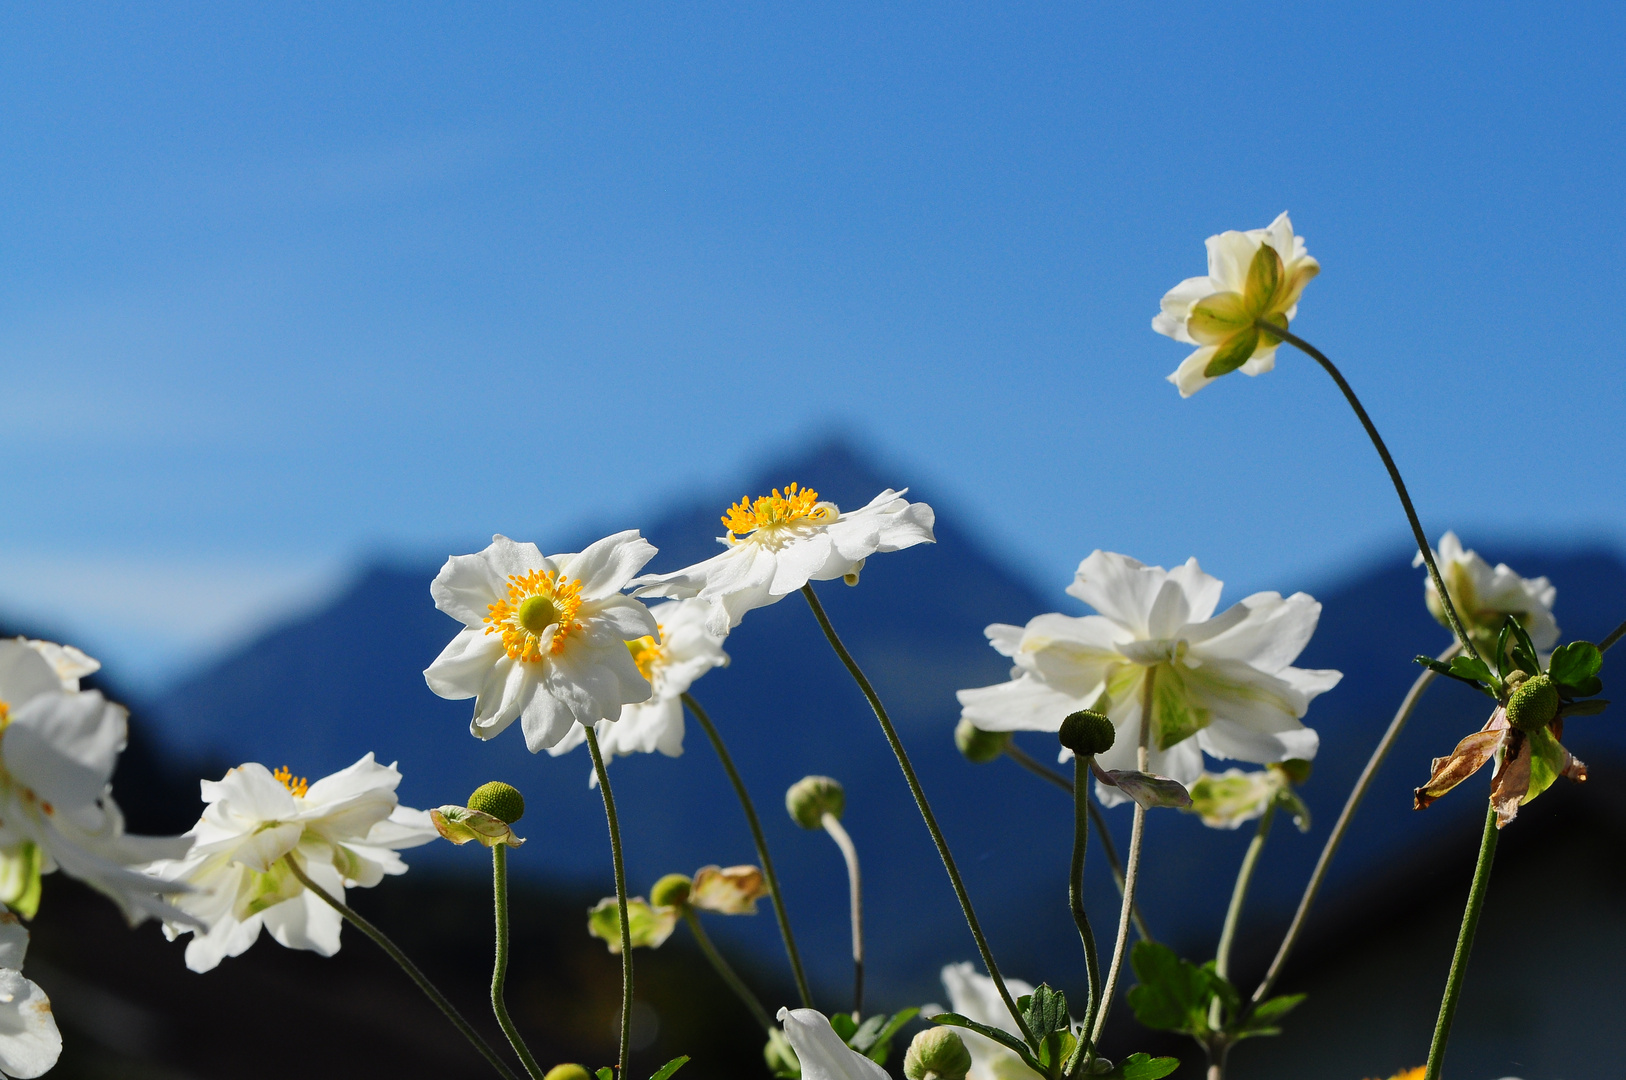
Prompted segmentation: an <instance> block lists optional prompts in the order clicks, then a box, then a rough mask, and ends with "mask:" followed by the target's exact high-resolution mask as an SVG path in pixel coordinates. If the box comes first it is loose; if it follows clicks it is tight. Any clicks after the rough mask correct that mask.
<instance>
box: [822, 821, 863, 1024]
mask: <svg viewBox="0 0 1626 1080" xmlns="http://www.w3.org/2000/svg"><path fill="white" fill-rule="evenodd" d="M820 823H821V824H823V825H824V831H825V832H827V833H829V834H830V839H832V840H834V841H835V842H836V847H838V848H840V849H841V857H842V858H843V859H844V860H846V863H847V893H848V900H849V901H850V906H851V908H852V925H853V1015H854V1016H863V1015H864V884H863V879H862V878H860V877H859V874H858V849H857V848H856V847H854V846H853V838H852V837H850V836H848V835H847V830H846V829H844V828H842V827H841V822H840V821H838V820H836V816H835V815H834V814H832V813H829V812H828V811H826V812H825V814H824V816H823V817H822V818H821V819H820Z"/></svg>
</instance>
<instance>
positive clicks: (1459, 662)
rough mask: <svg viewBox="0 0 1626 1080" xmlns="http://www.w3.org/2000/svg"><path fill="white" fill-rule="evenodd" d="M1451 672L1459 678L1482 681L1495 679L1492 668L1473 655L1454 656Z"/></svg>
mask: <svg viewBox="0 0 1626 1080" xmlns="http://www.w3.org/2000/svg"><path fill="white" fill-rule="evenodd" d="M1449 674H1451V675H1454V676H1456V677H1457V678H1459V679H1468V680H1471V681H1472V680H1477V681H1479V682H1482V683H1491V682H1494V681H1495V680H1494V679H1493V678H1492V677H1491V669H1490V667H1489V666H1487V665H1486V663H1485V661H1483V660H1480V659H1478V658H1477V657H1473V656H1458V657H1453V658H1452V660H1451V670H1450V672H1449Z"/></svg>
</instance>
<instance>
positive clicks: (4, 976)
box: [0, 970, 62, 1080]
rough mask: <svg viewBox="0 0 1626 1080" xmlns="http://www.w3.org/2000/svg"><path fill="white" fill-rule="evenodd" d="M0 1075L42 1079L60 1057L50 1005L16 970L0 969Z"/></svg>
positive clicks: (60, 1052) (43, 994)
mask: <svg viewBox="0 0 1626 1080" xmlns="http://www.w3.org/2000/svg"><path fill="white" fill-rule="evenodd" d="M0 1002H3V1003H4V1004H0V1073H4V1074H5V1075H6V1076H16V1077H22V1078H30V1080H31V1078H32V1077H36V1076H43V1075H44V1074H45V1073H47V1072H49V1071H50V1070H51V1068H52V1066H54V1065H55V1064H56V1060H57V1058H58V1057H60V1056H61V1054H62V1033H61V1032H59V1031H58V1030H57V1027H56V1018H55V1017H54V1016H52V1015H51V1002H50V1000H49V999H48V998H47V997H46V996H45V991H43V990H41V989H40V988H39V987H38V986H36V985H35V984H34V983H33V982H31V981H29V980H28V979H25V978H23V975H22V973H21V972H19V971H11V970H0Z"/></svg>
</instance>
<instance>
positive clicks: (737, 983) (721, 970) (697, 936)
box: [683, 904, 778, 1035]
mask: <svg viewBox="0 0 1626 1080" xmlns="http://www.w3.org/2000/svg"><path fill="white" fill-rule="evenodd" d="M683 921H684V922H686V923H688V924H689V930H690V931H691V932H692V933H693V934H694V940H695V942H696V943H697V944H699V946H700V951H701V952H703V953H705V954H706V959H707V960H709V961H711V966H712V969H713V970H715V971H716V972H717V975H718V977H719V978H721V979H722V980H723V982H724V983H726V984H727V985H728V988H729V989H730V990H732V991H734V996H735V997H737V998H739V999H740V1000H741V1001H742V1002H744V1003H745V1007H746V1008H747V1009H749V1010H750V1012H751V1016H752V1017H753V1018H754V1019H755V1020H756V1022H757V1023H758V1024H760V1025H761V1026H762V1030H764V1031H766V1032H768V1033H769V1034H770V1035H771V1034H773V1032H775V1031H776V1030H778V1028H777V1026H776V1025H775V1024H774V1022H773V1019H772V1018H771V1017H770V1016H769V1015H768V1010H767V1009H765V1008H763V1007H762V1002H761V1000H759V999H758V998H757V996H756V995H755V994H753V993H752V992H751V988H750V987H749V986H746V985H745V980H744V979H742V978H740V977H739V974H738V973H737V972H735V970H734V969H733V968H732V967H730V966H729V964H728V961H727V960H724V959H723V954H722V953H720V952H718V951H717V946H715V945H713V944H712V943H711V937H710V936H709V935H707V933H706V930H705V927H703V926H701V925H700V916H698V915H696V914H695V910H694V908H692V907H690V906H689V905H688V904H684V905H683Z"/></svg>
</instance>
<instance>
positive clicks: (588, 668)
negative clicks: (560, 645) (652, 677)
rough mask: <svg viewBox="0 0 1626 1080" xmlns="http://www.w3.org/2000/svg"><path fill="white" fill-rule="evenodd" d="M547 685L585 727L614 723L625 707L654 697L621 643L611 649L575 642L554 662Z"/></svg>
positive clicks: (548, 673) (548, 674) (544, 677)
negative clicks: (601, 723) (587, 725)
mask: <svg viewBox="0 0 1626 1080" xmlns="http://www.w3.org/2000/svg"><path fill="white" fill-rule="evenodd" d="M543 684H544V685H545V686H546V688H547V692H548V693H550V694H552V695H553V696H554V697H556V698H558V699H559V700H560V701H562V702H564V703H565V704H566V705H568V706H570V711H571V712H572V713H573V714H574V715H575V717H576V719H577V720H578V721H580V722H581V723H584V724H592V723H597V722H598V721H600V720H614V719H615V718H616V717H618V716H620V715H621V706H623V705H625V704H627V703H629V702H636V701H647V700H649V695H650V686H649V682H648V681H647V680H646V679H645V678H644V677H643V675H642V674H641V673H640V672H639V671H638V665H637V664H635V663H634V662H633V659H632V654H631V653H629V652H627V648H626V646H625V645H623V644H622V643H620V642H616V643H615V644H613V645H609V646H594V645H589V644H587V643H585V642H582V643H576V642H572V643H571V644H569V645H568V646H567V647H566V648H565V649H564V651H563V652H561V653H559V654H558V655H557V656H554V657H552V658H551V659H550V661H549V662H548V664H547V671H546V673H545V674H544V676H543ZM563 734H564V732H562V731H561V732H560V733H559V736H560V737H562V736H563Z"/></svg>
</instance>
